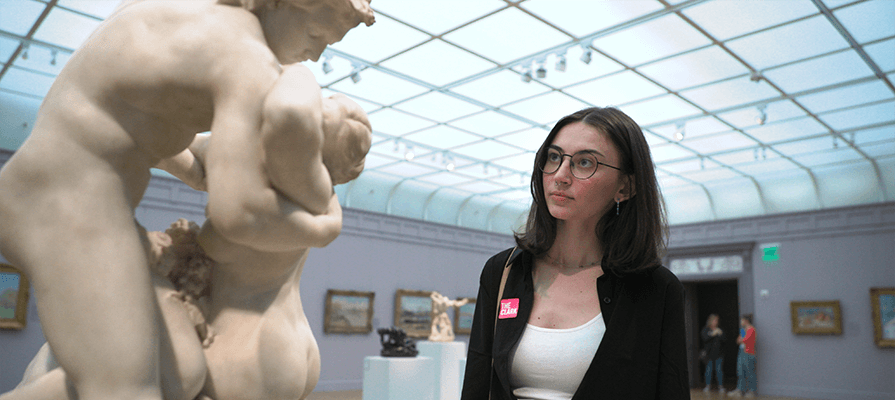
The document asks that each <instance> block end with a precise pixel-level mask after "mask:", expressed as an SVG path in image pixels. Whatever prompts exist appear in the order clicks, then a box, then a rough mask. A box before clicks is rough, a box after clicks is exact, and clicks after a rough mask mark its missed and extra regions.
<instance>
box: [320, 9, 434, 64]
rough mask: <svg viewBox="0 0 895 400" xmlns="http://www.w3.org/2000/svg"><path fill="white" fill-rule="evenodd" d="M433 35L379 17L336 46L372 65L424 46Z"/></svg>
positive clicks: (350, 33)
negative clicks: (418, 46)
mask: <svg viewBox="0 0 895 400" xmlns="http://www.w3.org/2000/svg"><path fill="white" fill-rule="evenodd" d="M429 38H430V36H429V35H426V34H425V33H422V32H420V31H418V30H416V29H412V28H409V27H407V26H406V25H403V24H401V23H399V22H397V21H395V20H393V19H391V18H388V17H386V16H384V15H382V14H376V23H375V24H373V25H370V26H366V25H364V24H360V25H359V26H357V27H355V28H352V29H351V30H350V31H348V33H347V34H345V37H344V38H342V40H341V41H339V42H336V43H335V44H333V45H332V47H333V48H334V49H336V50H339V51H343V52H345V53H348V54H351V55H353V56H355V57H359V58H361V59H364V60H367V61H369V62H374V63H375V62H379V61H382V60H383V59H385V58H388V57H391V56H393V55H394V54H396V53H398V52H401V51H402V50H406V49H408V48H410V47H412V46H415V45H417V44H419V43H422V42H423V41H425V40H428V39H429Z"/></svg>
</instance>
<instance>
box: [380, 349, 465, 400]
mask: <svg viewBox="0 0 895 400" xmlns="http://www.w3.org/2000/svg"><path fill="white" fill-rule="evenodd" d="M435 369H436V365H435V362H434V360H433V359H432V358H429V357H379V356H374V357H366V358H364V384H363V400H436V399H437V397H436V396H435V381H436V379H437V378H436V375H435V374H434V373H433V370H435ZM457 398H459V395H458V396H457Z"/></svg>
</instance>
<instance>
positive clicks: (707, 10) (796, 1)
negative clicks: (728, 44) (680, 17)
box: [683, 0, 818, 40]
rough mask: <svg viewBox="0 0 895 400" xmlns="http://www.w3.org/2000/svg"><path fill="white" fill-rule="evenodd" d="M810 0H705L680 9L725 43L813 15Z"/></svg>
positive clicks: (813, 10)
mask: <svg viewBox="0 0 895 400" xmlns="http://www.w3.org/2000/svg"><path fill="white" fill-rule="evenodd" d="M817 12H818V10H817V7H815V6H814V4H812V3H811V1H810V0H787V1H766V0H737V1H707V2H705V3H701V4H698V5H696V6H693V7H690V8H686V9H684V10H683V13H684V15H686V16H687V17H689V18H690V19H692V20H693V21H694V22H696V23H697V24H699V25H700V26H701V27H702V28H703V29H705V30H706V31H707V32H708V33H709V34H711V35H712V36H713V37H715V39H719V40H727V39H730V38H734V37H737V36H740V35H745V34H747V33H749V32H754V31H757V30H761V29H764V28H768V27H771V26H774V25H778V24H781V23H784V22H787V21H792V20H794V19H798V18H802V17H804V16H807V15H811V14H816V13H817Z"/></svg>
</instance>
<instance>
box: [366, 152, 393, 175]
mask: <svg viewBox="0 0 895 400" xmlns="http://www.w3.org/2000/svg"><path fill="white" fill-rule="evenodd" d="M397 161H398V160H396V159H393V158H389V157H384V156H381V155H379V154H376V153H374V152H373V151H372V150H371V151H370V152H369V153H367V157H366V158H365V159H364V171H368V170H372V169H376V168H379V167H381V166H383V165H388V164H394V163H396V162H397Z"/></svg>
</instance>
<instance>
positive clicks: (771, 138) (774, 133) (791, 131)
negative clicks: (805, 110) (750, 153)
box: [746, 117, 827, 143]
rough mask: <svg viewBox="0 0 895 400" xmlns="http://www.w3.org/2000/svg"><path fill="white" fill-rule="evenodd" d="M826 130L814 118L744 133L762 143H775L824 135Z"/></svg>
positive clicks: (768, 126)
mask: <svg viewBox="0 0 895 400" xmlns="http://www.w3.org/2000/svg"><path fill="white" fill-rule="evenodd" d="M826 132H827V128H825V127H824V126H823V125H821V124H820V123H819V122H817V120H815V119H814V118H808V117H806V118H798V119H793V120H789V121H784V122H778V123H771V124H765V125H762V126H758V127H754V128H750V129H747V130H746V133H748V134H749V135H751V136H752V137H754V138H756V139H758V140H760V141H762V142H764V143H776V142H782V141H786V140H792V139H800V138H804V137H807V136H812V135H817V134H819V133H826Z"/></svg>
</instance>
